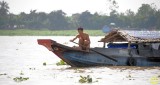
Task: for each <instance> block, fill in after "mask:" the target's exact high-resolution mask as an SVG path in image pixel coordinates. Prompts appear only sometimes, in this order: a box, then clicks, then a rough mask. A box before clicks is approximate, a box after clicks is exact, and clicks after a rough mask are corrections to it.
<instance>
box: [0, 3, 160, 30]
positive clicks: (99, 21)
mask: <svg viewBox="0 0 160 85" xmlns="http://www.w3.org/2000/svg"><path fill="white" fill-rule="evenodd" d="M107 1H108V2H109V3H107V6H109V7H108V9H109V10H110V13H109V14H110V15H106V14H99V13H94V14H91V13H90V12H89V11H84V12H82V13H76V14H73V15H72V16H66V13H64V12H63V11H62V10H57V11H52V12H50V13H45V12H37V10H31V11H30V13H28V14H26V13H24V12H21V13H20V14H12V13H9V6H8V3H7V2H5V1H0V29H13V30H14V29H24V28H28V29H38V30H42V29H49V30H71V29H72V30H73V29H77V27H80V26H81V27H84V28H85V29H96V30H99V29H100V28H102V27H103V26H105V25H108V26H110V23H115V27H119V28H122V29H133V28H137V29H139V28H144V29H149V30H151V29H155V30H157V29H160V24H159V23H160V9H157V8H156V6H155V5H154V4H151V5H149V4H142V6H141V7H139V9H138V12H137V13H134V12H133V11H131V10H130V9H128V10H127V11H126V12H125V13H118V11H117V9H118V7H119V6H118V3H117V2H116V1H115V0H107Z"/></svg>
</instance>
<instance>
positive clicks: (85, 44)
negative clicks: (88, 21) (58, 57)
mask: <svg viewBox="0 0 160 85" xmlns="http://www.w3.org/2000/svg"><path fill="white" fill-rule="evenodd" d="M77 30H78V35H77V36H76V37H75V38H73V39H72V40H70V41H71V42H73V41H74V40H76V39H77V38H79V43H78V45H79V49H80V50H86V51H89V48H90V38H89V35H88V34H86V33H84V32H83V28H81V27H80V28H78V29H77Z"/></svg>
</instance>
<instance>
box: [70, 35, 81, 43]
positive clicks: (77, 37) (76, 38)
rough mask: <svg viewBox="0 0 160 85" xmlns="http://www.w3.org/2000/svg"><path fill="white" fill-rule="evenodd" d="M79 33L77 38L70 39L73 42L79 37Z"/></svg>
mask: <svg viewBox="0 0 160 85" xmlns="http://www.w3.org/2000/svg"><path fill="white" fill-rule="evenodd" d="M78 36H79V35H77V36H76V37H75V38H73V39H72V40H70V41H71V42H73V41H74V40H76V39H77V38H78Z"/></svg>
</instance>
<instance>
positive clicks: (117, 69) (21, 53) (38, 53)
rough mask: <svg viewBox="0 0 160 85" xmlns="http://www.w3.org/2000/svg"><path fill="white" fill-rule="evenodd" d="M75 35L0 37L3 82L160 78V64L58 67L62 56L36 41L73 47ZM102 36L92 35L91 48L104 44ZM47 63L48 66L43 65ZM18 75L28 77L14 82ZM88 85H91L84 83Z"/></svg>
mask: <svg viewBox="0 0 160 85" xmlns="http://www.w3.org/2000/svg"><path fill="white" fill-rule="evenodd" d="M72 38H73V36H70V37H65V36H0V85H82V84H81V83H79V79H80V76H87V75H90V76H91V78H92V80H93V83H91V84H89V85H119V84H121V85H151V83H150V80H151V79H152V78H153V77H156V78H157V79H159V80H158V81H160V67H124V66H110V67H108V66H104V67H90V68H72V67H70V66H68V65H64V66H57V65H56V63H57V62H58V61H59V60H60V59H59V58H58V57H57V56H56V55H54V54H53V53H52V52H50V51H48V50H47V49H46V48H45V47H43V46H41V45H38V43H37V39H53V40H55V41H57V42H60V43H62V44H65V45H68V46H74V45H75V44H73V43H71V42H69V40H70V39H72ZM101 38H102V37H101V36H100V37H91V42H92V43H91V47H102V45H103V44H102V43H99V42H98V40H100V39H101ZM44 62H45V63H46V64H47V65H46V66H43V63H44ZM16 77H28V78H29V79H28V80H26V81H22V82H15V81H14V80H13V78H16ZM86 84H87V85H88V83H85V84H84V85H86ZM158 84H159V85H160V82H158ZM158 84H157V85H158Z"/></svg>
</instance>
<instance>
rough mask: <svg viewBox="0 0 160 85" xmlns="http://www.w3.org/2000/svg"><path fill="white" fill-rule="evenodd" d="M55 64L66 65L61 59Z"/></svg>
mask: <svg viewBox="0 0 160 85" xmlns="http://www.w3.org/2000/svg"><path fill="white" fill-rule="evenodd" d="M56 65H57V66H59V65H67V63H66V62H64V61H63V60H60V61H59V62H57V63H56Z"/></svg>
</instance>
